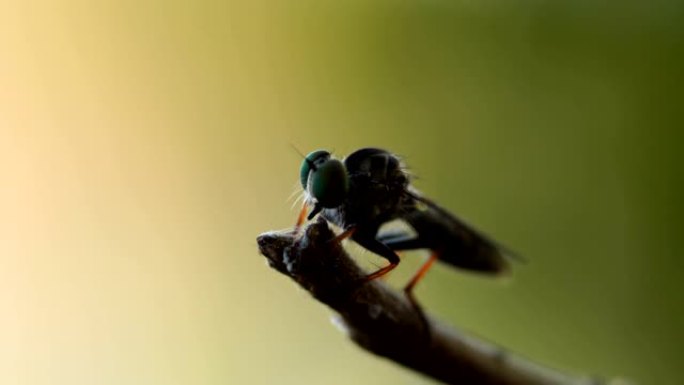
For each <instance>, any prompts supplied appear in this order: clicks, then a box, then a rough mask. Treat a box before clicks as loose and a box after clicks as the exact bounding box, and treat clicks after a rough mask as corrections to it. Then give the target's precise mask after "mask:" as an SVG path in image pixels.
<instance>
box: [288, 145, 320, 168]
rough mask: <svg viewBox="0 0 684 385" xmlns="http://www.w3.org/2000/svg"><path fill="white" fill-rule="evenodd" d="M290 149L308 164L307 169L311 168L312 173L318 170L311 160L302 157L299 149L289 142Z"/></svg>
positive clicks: (304, 156)
mask: <svg viewBox="0 0 684 385" xmlns="http://www.w3.org/2000/svg"><path fill="white" fill-rule="evenodd" d="M290 147H292V149H293V150H295V152H296V153H297V154H299V156H301V157H302V159H304V161H305V162H306V163H308V164H309V167H311V169H312V170H313V171H316V170H318V169H317V168H316V165H315V164H314V162H313V161H312V160H311V159H309V158H307V157H306V155H304V154H303V153H302V152H301V151H299V149H298V148H297V147H296V146H295V145H294V144H293V143H292V142H290Z"/></svg>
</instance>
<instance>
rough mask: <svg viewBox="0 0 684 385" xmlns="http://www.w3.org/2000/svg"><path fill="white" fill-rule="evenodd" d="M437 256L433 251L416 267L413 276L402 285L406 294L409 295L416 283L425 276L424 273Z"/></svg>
mask: <svg viewBox="0 0 684 385" xmlns="http://www.w3.org/2000/svg"><path fill="white" fill-rule="evenodd" d="M438 258H439V254H438V253H437V252H433V253H432V254H431V255H430V258H428V259H427V261H425V263H423V266H421V267H420V269H418V271H417V272H416V274H414V275H413V278H411V280H410V281H409V283H408V284H406V286H404V292H406V294H407V295H409V296H411V295H412V292H413V288H414V287H416V284H417V283H418V282H419V281H420V280H421V279H423V277H425V274H426V273H427V272H428V270H430V268H431V267H432V264H433V263H435V261H436V260H437V259H438Z"/></svg>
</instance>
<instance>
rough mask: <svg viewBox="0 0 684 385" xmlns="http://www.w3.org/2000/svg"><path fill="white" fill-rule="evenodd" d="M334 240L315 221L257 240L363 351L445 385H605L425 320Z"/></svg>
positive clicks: (269, 257) (275, 265) (320, 222)
mask: <svg viewBox="0 0 684 385" xmlns="http://www.w3.org/2000/svg"><path fill="white" fill-rule="evenodd" d="M334 237H335V234H334V233H333V232H332V231H331V230H330V228H329V227H328V224H327V222H326V221H325V220H323V219H320V218H319V220H318V221H314V222H312V223H311V224H309V225H308V226H307V227H306V228H305V229H304V232H303V233H302V234H301V235H299V234H297V233H296V232H293V231H289V232H270V233H265V234H262V235H260V236H259V237H258V238H257V242H258V245H259V250H260V251H261V253H262V254H263V255H264V256H265V257H266V258H267V260H268V262H269V264H270V266H271V267H272V268H274V269H275V270H277V271H279V272H281V273H283V274H285V275H287V276H288V277H290V278H292V279H293V280H294V281H296V282H297V283H298V284H299V285H301V286H302V287H303V288H304V289H306V290H307V291H309V292H310V293H311V294H312V295H313V296H314V297H315V298H316V299H317V300H319V301H320V302H323V303H325V304H326V305H328V306H329V307H331V308H332V309H334V310H335V311H336V312H338V313H339V315H340V321H341V322H342V323H343V325H344V328H345V329H346V330H347V331H348V333H349V337H350V338H351V339H352V340H354V341H355V342H356V343H357V344H359V345H360V346H361V347H363V348H364V349H366V350H369V351H371V352H373V353H375V354H378V355H380V356H383V357H386V358H388V359H390V360H393V361H395V362H397V363H399V364H402V365H404V366H406V367H408V368H411V369H413V370H416V371H418V372H421V373H423V374H425V375H428V376H431V377H433V378H435V379H437V380H440V381H443V382H446V383H458V384H474V385H477V384H509V385H513V384H516V385H523V384H524V385H535V384H536V385H541V384H556V385H570V384H573V385H594V384H608V383H609V382H603V381H600V380H596V379H590V378H579V377H572V376H569V375H566V374H563V373H560V372H558V371H555V370H553V369H549V368H545V367H542V366H540V365H538V364H536V363H534V362H532V361H529V360H527V359H524V358H521V357H519V356H515V355H513V354H511V353H509V352H508V351H507V350H505V349H502V348H501V347H498V346H496V345H494V344H492V343H490V342H486V341H483V340H481V339H478V338H476V337H473V336H471V335H468V334H465V333H463V332H461V331H458V330H455V329H452V328H450V327H447V326H445V325H444V324H442V323H439V322H436V321H435V320H434V319H431V318H429V317H427V323H426V322H425V321H426V320H425V319H422V318H421V314H420V313H419V312H417V311H416V309H415V307H414V306H413V305H412V304H411V303H410V301H409V300H408V299H407V298H406V297H405V296H404V294H403V293H402V292H399V291H397V290H394V289H391V288H390V287H389V286H387V285H386V284H384V283H383V282H381V281H379V280H373V281H366V280H364V277H365V276H366V272H364V271H363V270H361V268H360V267H359V266H358V265H357V264H356V263H355V262H354V261H353V260H352V259H351V258H350V257H349V255H347V253H346V252H345V251H344V249H343V248H342V247H341V245H340V244H339V243H338V242H330V240H331V239H333V238H334ZM426 327H429V328H430V333H426V330H425V328H426ZM426 335H429V336H430V338H425V336H426ZM618 383H620V382H614V381H613V382H610V384H611V385H617V384H618Z"/></svg>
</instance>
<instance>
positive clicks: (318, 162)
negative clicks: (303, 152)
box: [300, 150, 349, 208]
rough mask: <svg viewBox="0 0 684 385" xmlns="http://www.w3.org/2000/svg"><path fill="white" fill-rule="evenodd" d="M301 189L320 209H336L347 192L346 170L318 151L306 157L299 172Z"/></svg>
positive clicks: (328, 155)
mask: <svg viewBox="0 0 684 385" xmlns="http://www.w3.org/2000/svg"><path fill="white" fill-rule="evenodd" d="M300 178H301V182H302V187H304V189H305V190H307V191H308V192H309V194H311V196H313V197H314V198H316V201H317V202H318V204H320V205H321V206H322V207H326V208H333V207H338V206H339V205H341V204H342V202H344V198H345V197H346V196H347V191H348V190H349V178H348V177H347V170H346V168H345V167H344V165H343V164H342V162H340V161H339V160H337V159H331V158H330V153H329V152H327V151H323V150H318V151H314V152H312V153H310V154H309V155H307V156H306V159H305V160H304V162H303V163H302V168H301V170H300Z"/></svg>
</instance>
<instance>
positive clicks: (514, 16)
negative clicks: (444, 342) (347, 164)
mask: <svg viewBox="0 0 684 385" xmlns="http://www.w3.org/2000/svg"><path fill="white" fill-rule="evenodd" d="M680 4H681V3H680ZM680 4H677V3H676V2H674V1H673V2H591V1H572V2H570V1H568V2H539V1H522V2H505V1H485V2H477V1H460V2H450V1H436V0H433V1H424V2H406V1H297V2H281V1H268V2H262V1H243V2H225V1H216V2H208V1H198V2H177V1H108V2H105V1H101V2H91V1H33V0H30V1H22V2H11V1H4V2H2V3H0V53H1V57H0V309H1V312H2V313H1V317H0V383H2V384H72V385H75V384H225V383H250V384H275V383H277V384H287V383H312V384H318V383H324V384H349V383H358V384H428V383H432V382H431V381H430V380H429V379H426V378H424V377H421V376H419V375H417V374H414V373H412V372H409V371H407V370H404V369H402V368H399V367H397V366H395V365H394V364H392V363H389V362H387V361H385V360H382V359H379V358H375V357H373V356H370V355H368V354H366V353H365V352H361V351H360V350H359V349H358V348H356V347H355V346H354V345H353V344H352V343H351V342H349V341H348V340H347V339H346V338H345V337H344V336H343V334H342V333H340V332H339V331H338V330H337V329H336V328H335V327H333V326H332V325H331V324H330V322H329V318H330V312H329V310H327V309H326V308H324V307H322V306H321V305H319V304H318V303H316V302H315V301H313V300H312V299H310V298H309V296H308V294H306V293H305V292H303V291H302V290H299V289H298V288H297V287H296V286H295V285H294V284H293V283H292V282H290V281H289V280H287V279H286V278H284V277H283V276H281V275H279V274H276V273H275V272H273V271H272V270H270V269H269V268H268V267H267V266H266V264H265V262H264V260H263V258H262V257H260V256H259V255H258V253H257V251H256V241H255V237H256V236H257V235H258V234H259V233H261V232H264V231H267V230H271V229H282V228H286V227H288V226H291V225H292V224H293V222H294V219H295V216H296V212H297V210H296V208H294V209H293V208H292V200H291V199H288V197H290V195H291V194H292V193H293V192H294V191H297V189H298V186H297V179H298V170H299V164H300V161H301V159H300V157H299V155H297V154H296V153H295V152H294V151H293V150H292V148H291V147H290V144H294V145H295V146H296V147H298V148H299V149H301V150H302V151H304V152H308V151H310V150H313V149H317V148H328V149H333V150H335V152H336V153H337V154H339V155H340V156H341V155H345V154H348V153H349V152H351V151H353V150H355V149H357V148H359V147H362V146H380V147H384V148H387V149H390V150H392V151H395V152H397V153H398V154H401V155H402V156H404V157H405V159H406V162H407V163H408V164H409V166H411V168H412V170H413V171H414V172H415V173H416V174H417V175H418V176H419V177H420V178H419V179H418V180H417V181H416V185H417V186H418V188H420V189H421V190H422V191H423V192H425V193H426V194H427V195H428V196H430V197H432V198H434V199H435V200H437V201H438V202H440V203H442V204H443V205H444V206H446V207H448V208H450V209H451V210H453V211H454V212H457V213H459V214H460V215H462V216H463V217H464V218H467V219H468V220H469V221H470V222H471V223H474V224H476V225H477V227H479V228H480V229H482V230H484V231H486V232H488V233H490V234H492V235H493V236H494V237H496V238H497V239H500V240H501V241H502V242H504V243H506V244H507V245H509V246H510V247H512V248H513V249H515V250H517V251H518V252H520V253H521V254H523V255H525V256H526V257H527V258H528V259H529V263H528V264H526V265H521V266H519V267H518V268H517V269H516V274H515V277H514V278H513V279H512V280H510V281H509V282H506V283H501V282H496V281H493V282H492V281H490V280H487V279H483V278H478V277H473V276H469V275H467V274H462V273H459V272H455V271H453V270H452V269H450V268H448V267H444V266H439V267H437V268H435V269H433V271H431V273H430V275H429V276H428V278H427V279H426V280H425V281H424V282H423V283H421V285H420V286H419V287H418V290H417V295H418V296H419V298H420V299H421V300H422V301H423V303H424V304H425V306H426V308H427V309H429V311H431V312H432V313H434V314H436V315H437V316H439V317H441V318H443V319H444V320H446V321H448V322H451V323H453V324H455V325H458V326H460V327H462V328H466V329H469V330H472V331H473V332H474V333H476V334H478V335H481V336H485V337H487V338H488V339H491V340H493V341H496V342H497V343H500V344H502V345H505V346H507V347H509V348H511V349H513V350H515V351H517V352H520V353H522V354H524V355H526V356H529V357H532V358H535V359H537V360H538V361H540V362H542V363H545V364H547V365H550V366H553V367H557V368H562V369H567V370H570V371H573V372H578V373H589V374H596V375H604V376H615V375H620V376H625V377H628V378H631V379H633V380H636V381H637V382H640V383H643V384H647V383H650V384H678V383H683V382H684V374H682V371H681V369H680V367H681V363H682V359H684V347H683V346H684V344H682V342H684V341H683V340H682V332H681V331H680V329H681V327H682V326H683V325H684V308H683V305H684V303H683V302H684V301H682V292H683V291H684V282H683V281H682V271H683V268H684V263H683V262H682V260H683V257H684V255H682V228H683V226H682V215H683V214H684V210H683V206H682V204H681V203H680V199H681V197H682V196H684V181H683V175H684V173H683V172H682V159H681V156H680V151H681V146H682V143H684V141H683V139H684V138H683V136H684V135H682V133H681V132H682V119H681V114H682V106H683V104H682V101H683V100H684V98H682V86H683V85H684V82H683V81H682V80H683V77H684V71H682V68H684V55H683V54H682V52H684V51H683V48H684V46H683V45H684V44H683V42H684V39H683V37H684V33H683V28H682V25H683V24H682V23H683V22H684V13H683V10H684V7H682V6H681V5H680ZM420 255H421V253H414V254H408V255H406V258H405V260H404V262H403V263H402V264H401V265H400V267H399V268H398V270H397V272H396V273H395V274H393V275H392V277H391V279H390V283H391V284H393V285H397V286H399V285H402V284H403V283H404V282H405V280H406V278H407V277H408V276H409V275H410V274H411V273H412V272H413V271H414V270H415V269H416V267H417V266H418V265H419V262H420V258H419V256H420ZM358 257H359V259H360V260H372V261H376V262H379V261H378V260H377V259H375V257H374V256H372V255H370V254H369V253H363V252H359V253H358Z"/></svg>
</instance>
